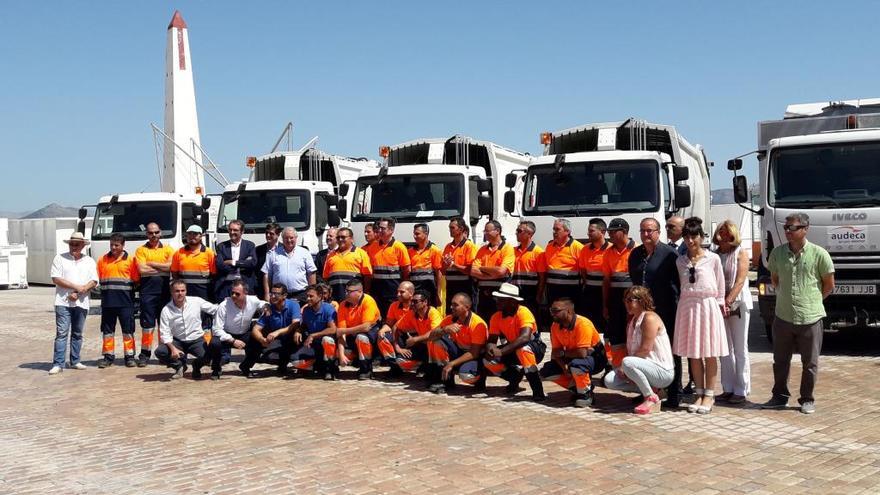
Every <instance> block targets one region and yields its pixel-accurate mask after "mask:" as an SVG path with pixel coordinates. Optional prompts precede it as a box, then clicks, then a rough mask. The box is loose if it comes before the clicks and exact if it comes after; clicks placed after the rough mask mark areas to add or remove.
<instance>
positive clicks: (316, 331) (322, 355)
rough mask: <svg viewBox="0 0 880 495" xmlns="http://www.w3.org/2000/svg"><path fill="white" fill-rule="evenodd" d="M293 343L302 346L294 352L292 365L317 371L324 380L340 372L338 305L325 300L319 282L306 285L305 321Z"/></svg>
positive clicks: (294, 336)
mask: <svg viewBox="0 0 880 495" xmlns="http://www.w3.org/2000/svg"><path fill="white" fill-rule="evenodd" d="M293 343H294V345H295V346H300V347H299V349H297V350H296V352H294V353H293V355H292V356H291V360H292V362H293V367H294V368H296V369H298V370H303V371H314V373H315V374H316V375H317V376H323V377H324V379H325V380H335V379H336V377H337V376H338V375H339V366H338V365H337V363H336V309H335V308H334V307H333V305H331V304H330V303H328V302H326V301H324V297H323V290H322V289H321V288H320V287H319V286H318V285H310V286H308V287H306V306H305V307H304V308H303V310H302V325H300V327H299V328H298V329H296V330H295V331H294V333H293Z"/></svg>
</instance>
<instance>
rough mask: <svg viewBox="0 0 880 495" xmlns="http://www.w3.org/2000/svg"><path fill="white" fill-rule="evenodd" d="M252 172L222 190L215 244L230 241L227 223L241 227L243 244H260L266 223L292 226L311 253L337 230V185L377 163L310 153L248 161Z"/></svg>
mask: <svg viewBox="0 0 880 495" xmlns="http://www.w3.org/2000/svg"><path fill="white" fill-rule="evenodd" d="M248 167H250V168H251V169H252V173H251V175H250V177H249V178H248V180H244V181H241V182H235V183H232V184H230V185H228V186H226V188H225V190H224V191H223V195H222V201H221V203H220V208H219V213H218V215H217V242H222V241H224V240H227V239H229V234H228V230H227V229H228V223H229V221H230V220H234V219H239V220H241V221H242V222H244V235H243V237H244V238H245V239H248V240H251V241H253V242H254V243H256V244H261V243H263V242H265V238H264V235H265V232H266V224H268V223H270V222H271V223H277V224H279V225H281V227H282V228H283V227H293V228H295V229H296V230H297V233H298V242H299V243H300V244H301V245H303V246H304V247H306V248H307V249H308V250H309V251H311V253H312V254H315V253H317V252H318V251H319V250H321V249H323V248H324V247H326V246H324V235H323V234H324V232H325V231H326V230H327V228H328V227H331V226H333V227H335V226H337V225H339V214H338V212H337V208H336V207H337V203H338V201H339V196H338V192H339V186H340V185H341V184H343V183H346V182H348V183H354V181H355V180H356V179H357V177H358V175H359V174H360V173H362V172H364V171H367V170H378V168H379V163H378V162H376V161H375V160H368V159H366V158H349V157H344V156H339V155H331V154H329V153H325V152H323V151H320V150H318V149H315V148H304V149H300V150H298V151H282V152H275V153H270V154H267V155H263V156H260V157H250V158H248Z"/></svg>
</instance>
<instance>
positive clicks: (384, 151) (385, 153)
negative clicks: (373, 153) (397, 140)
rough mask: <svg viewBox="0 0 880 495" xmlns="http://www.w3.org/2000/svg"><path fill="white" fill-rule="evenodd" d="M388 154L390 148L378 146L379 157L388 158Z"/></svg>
mask: <svg viewBox="0 0 880 495" xmlns="http://www.w3.org/2000/svg"><path fill="white" fill-rule="evenodd" d="M389 153H391V146H379V156H381V157H382V158H388V154H389Z"/></svg>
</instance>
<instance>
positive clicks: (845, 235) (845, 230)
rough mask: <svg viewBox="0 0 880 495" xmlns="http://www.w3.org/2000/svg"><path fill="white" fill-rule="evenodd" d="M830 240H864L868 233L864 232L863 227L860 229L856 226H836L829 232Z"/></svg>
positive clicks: (866, 238)
mask: <svg viewBox="0 0 880 495" xmlns="http://www.w3.org/2000/svg"><path fill="white" fill-rule="evenodd" d="M831 240H832V241H866V240H868V235H867V234H866V233H865V229H860V228H857V227H849V226H847V227H837V228H836V229H834V231H833V232H831Z"/></svg>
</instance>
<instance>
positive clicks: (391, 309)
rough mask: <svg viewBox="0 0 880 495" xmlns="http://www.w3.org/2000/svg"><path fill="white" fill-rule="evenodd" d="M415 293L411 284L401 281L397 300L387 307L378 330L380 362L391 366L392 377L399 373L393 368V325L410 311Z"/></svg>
mask: <svg viewBox="0 0 880 495" xmlns="http://www.w3.org/2000/svg"><path fill="white" fill-rule="evenodd" d="M415 293H416V289H415V286H414V285H413V283H412V282H408V281H403V282H401V283H400V285H399V286H397V300H396V301H394V302H393V303H391V305H390V306H388V311H386V312H385V319H384V320H382V327H381V328H380V329H379V335H378V337H379V338H377V339H376V343H377V347H378V348H379V349H378V350H379V354H381V355H382V360H383V361H384V362H385V363H387V364H388V365H389V366H391V374H392V376H397V374H398V373H399V371H400V370H399V369H398V368H396V366H395V365H396V364H397V354H396V353H395V352H394V342H395V341H394V339H393V338H392V335H393V331H392V330H393V329H394V324H395V323H397V322H398V321H400V319H401V318H403V317H404V316H406V315H407V314H408V313H409V312H410V311H412V299H413V296H415Z"/></svg>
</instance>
